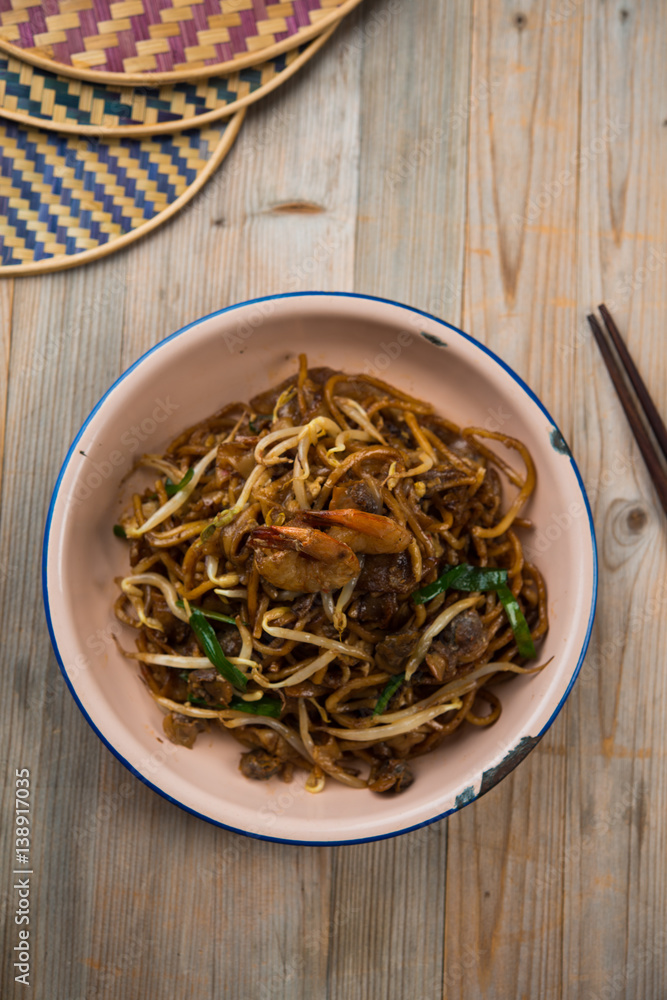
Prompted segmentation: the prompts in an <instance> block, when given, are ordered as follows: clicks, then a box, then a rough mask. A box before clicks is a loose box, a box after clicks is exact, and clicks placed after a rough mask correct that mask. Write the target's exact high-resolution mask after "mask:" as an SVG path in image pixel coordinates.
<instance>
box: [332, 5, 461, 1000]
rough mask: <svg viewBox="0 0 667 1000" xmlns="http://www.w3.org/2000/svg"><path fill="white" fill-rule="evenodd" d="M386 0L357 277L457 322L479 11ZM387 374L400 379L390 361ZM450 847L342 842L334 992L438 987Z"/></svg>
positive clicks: (424, 835) (416, 838)
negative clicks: (474, 14)
mask: <svg viewBox="0 0 667 1000" xmlns="http://www.w3.org/2000/svg"><path fill="white" fill-rule="evenodd" d="M385 9H386V10H388V12H389V16H388V17H387V18H386V19H385V24H384V25H383V26H380V27H379V28H378V30H377V31H376V30H375V29H374V26H373V13H372V8H370V9H369V13H368V15H367V23H366V33H365V34H362V35H360V36H358V44H360V45H361V46H363V54H364V58H363V66H362V69H363V72H362V117H361V172H360V182H359V208H358V223H357V252H356V262H355V289H356V290H358V291H360V292H368V293H372V294H376V295H381V296H386V297H388V298H392V299H398V300H399V301H405V302H408V303H410V304H411V305H415V306H417V307H420V308H422V309H431V310H433V311H435V312H436V313H439V314H441V315H443V316H444V317H445V318H447V319H450V320H452V319H453V320H454V321H455V322H457V321H458V320H459V316H460V309H461V298H460V290H461V288H462V274H463V247H464V237H465V214H464V213H465V162H466V156H467V142H466V138H467V126H468V118H469V111H470V109H469V106H468V94H469V62H470V39H471V18H470V12H469V11H468V10H466V9H465V7H464V6H463V5H461V4H457V3H455V2H446V3H440V4H437V5H434V4H433V3H431V2H429V0H413V2H412V3H410V4H402V5H399V4H395V5H391V4H390V5H388V7H387V8H385ZM380 10H381V8H380ZM397 53H402V57H401V58H398V57H397ZM417 53H419V57H418V58H416V54H417ZM424 67H428V75H427V77H425V76H424ZM382 377H383V378H388V379H389V381H391V368H389V369H387V370H386V371H384V372H383V373H382ZM371 807H372V804H371ZM446 847H447V840H446V824H445V823H438V824H436V825H434V826H433V827H429V828H427V829H423V830H419V831H415V832H414V833H411V834H408V835H406V836H403V837H399V838H397V839H395V840H392V841H389V842H386V843H379V844H366V845H358V846H355V847H351V848H339V849H337V851H336V856H335V877H334V882H333V895H332V902H331V906H332V924H333V928H332V939H331V940H332V944H331V955H330V959H329V975H330V992H329V998H330V1000H377V998H379V997H382V998H383V1000H385V998H386V1000H404V998H406V997H414V998H415V1000H421V998H424V1000H426V998H429V1000H431V998H434V997H439V996H440V995H441V982H442V977H443V962H444V953H443V939H444V906H443V903H444V898H445V858H446Z"/></svg>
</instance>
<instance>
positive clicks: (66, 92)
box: [0, 23, 338, 138]
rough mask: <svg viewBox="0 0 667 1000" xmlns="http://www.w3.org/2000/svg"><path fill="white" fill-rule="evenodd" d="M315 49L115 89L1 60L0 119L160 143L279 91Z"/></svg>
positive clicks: (317, 45) (314, 45) (320, 41)
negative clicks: (159, 137)
mask: <svg viewBox="0 0 667 1000" xmlns="http://www.w3.org/2000/svg"><path fill="white" fill-rule="evenodd" d="M337 27H338V23H336V24H334V25H333V26H332V27H331V28H329V29H328V30H327V31H325V32H324V33H323V34H322V35H320V36H319V38H316V39H315V41H313V42H309V43H308V44H307V45H303V46H301V47H300V48H299V49H292V51H291V52H286V53H283V54H282V55H279V56H276V57H275V59H271V60H269V61H268V62H265V63H262V64H261V65H260V66H249V67H247V68H246V69H241V70H236V71H235V72H234V73H231V74H230V75H228V76H218V77H213V78H211V79H210V80H202V81H200V82H195V81H183V82H181V83H164V84H162V85H161V86H158V87H116V88H112V87H109V86H105V85H104V84H95V83H88V82H85V81H82V80H72V79H69V78H68V77H65V76H58V75H57V74H55V73H50V72H49V71H48V70H44V69H40V68H39V67H38V66H31V65H30V64H29V63H25V62H22V61H21V60H20V59H17V58H15V57H14V56H9V55H7V54H6V53H4V52H0V117H2V118H10V119H11V120H12V121H18V122H21V123H22V124H24V125H31V126H35V127H37V128H47V129H54V130H55V131H58V132H67V133H70V134H74V135H97V136H101V135H104V137H105V138H106V137H107V136H115V135H133V136H136V135H156V134H159V133H171V132H175V131H178V130H181V129H186V128H193V127H195V126H196V127H197V128H201V127H203V125H205V124H208V123H209V122H212V121H217V120H218V119H219V118H223V117H224V118H227V117H229V116H230V115H232V114H234V113H235V112H236V111H238V110H240V109H241V108H242V107H246V106H247V105H248V104H253V103H254V102H255V101H258V100H260V99H261V98H262V97H264V96H266V95H267V94H269V93H271V92H272V91H274V90H276V89H277V88H278V87H279V86H280V85H281V84H282V83H285V82H286V81H287V80H289V79H290V77H292V76H293V75H294V74H295V73H296V72H298V70H299V69H300V68H301V67H302V66H303V65H304V64H305V63H307V62H308V61H309V59H311V58H312V57H313V56H314V55H315V53H316V52H318V51H319V50H320V49H321V48H322V46H323V45H324V44H325V43H326V41H327V40H328V39H329V38H330V37H331V35H332V34H333V32H334V31H335V30H336V28H337Z"/></svg>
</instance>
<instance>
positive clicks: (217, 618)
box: [176, 601, 236, 625]
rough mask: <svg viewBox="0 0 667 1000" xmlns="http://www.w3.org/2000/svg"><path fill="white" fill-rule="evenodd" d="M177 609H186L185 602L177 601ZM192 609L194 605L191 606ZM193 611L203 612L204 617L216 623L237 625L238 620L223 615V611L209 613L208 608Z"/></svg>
mask: <svg viewBox="0 0 667 1000" xmlns="http://www.w3.org/2000/svg"><path fill="white" fill-rule="evenodd" d="M176 607H177V608H185V604H184V603H183V601H176ZM190 607H192V605H190ZM192 610H193V611H195V610H196V611H201V613H202V614H203V615H205V616H206V617H207V618H210V619H211V621H214V622H227V624H228V625H236V618H232V616H231V615H223V614H222V612H221V611H209V610H208V608H192Z"/></svg>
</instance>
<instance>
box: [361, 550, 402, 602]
mask: <svg viewBox="0 0 667 1000" xmlns="http://www.w3.org/2000/svg"><path fill="white" fill-rule="evenodd" d="M416 586H417V581H416V580H415V577H414V574H413V572H412V561H411V559H410V555H409V553H408V552H407V551H404V552H398V553H396V554H395V555H394V554H391V555H381V556H366V559H365V562H364V568H363V569H362V571H361V573H360V575H359V580H358V582H357V590H365V591H371V592H372V593H376V594H409V593H410V591H412V590H414V589H415V587H416Z"/></svg>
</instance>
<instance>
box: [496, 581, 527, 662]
mask: <svg viewBox="0 0 667 1000" xmlns="http://www.w3.org/2000/svg"><path fill="white" fill-rule="evenodd" d="M496 593H497V594H498V597H499V598H500V600H501V603H502V606H503V607H504V609H505V614H506V615H507V617H508V618H509V623H510V625H511V626H512V631H513V632H514V638H515V639H516V645H517V649H518V650H519V654H520V655H521V656H523V657H525V658H526V659H527V660H534V659H535V657H536V656H537V653H536V652H535V643H534V642H533V637H532V636H531V634H530V629H529V628H528V622H527V621H526V619H525V617H524V614H523V611H522V610H521V608H520V607H519V602H518V601H517V599H516V597H515V596H514V594H513V593H512V591H511V590H510V589H509V587H508V586H507V584H506V583H503V584H501V585H500V587H496Z"/></svg>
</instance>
